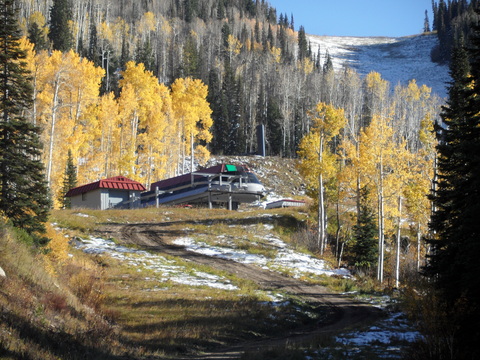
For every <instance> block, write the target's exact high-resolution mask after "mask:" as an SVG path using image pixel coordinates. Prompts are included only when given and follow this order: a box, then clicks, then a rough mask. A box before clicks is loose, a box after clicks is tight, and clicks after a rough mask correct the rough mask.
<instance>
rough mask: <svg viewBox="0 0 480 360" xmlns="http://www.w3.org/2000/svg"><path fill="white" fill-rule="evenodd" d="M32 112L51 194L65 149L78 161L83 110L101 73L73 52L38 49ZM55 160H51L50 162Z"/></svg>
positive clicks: (85, 129)
mask: <svg viewBox="0 0 480 360" xmlns="http://www.w3.org/2000/svg"><path fill="white" fill-rule="evenodd" d="M34 61H35V65H34V66H35V67H36V68H37V67H38V78H37V80H36V87H37V90H36V91H37V97H36V99H35V102H36V107H35V109H36V112H37V115H38V117H39V121H38V122H39V124H40V125H41V126H43V139H44V143H46V144H48V146H47V147H46V152H45V162H46V169H47V182H48V184H49V186H50V187H51V190H52V193H58V192H59V190H60V187H61V182H62V173H63V166H62V164H63V163H65V160H66V156H67V151H68V150H69V149H70V150H71V151H72V155H73V158H74V159H75V160H76V162H77V163H78V162H79V161H80V159H81V158H82V155H83V154H86V153H87V154H88V151H87V152H86V151H85V146H86V144H85V143H86V142H88V140H87V139H88V137H89V136H91V132H90V130H94V129H95V127H92V126H90V125H89V124H88V122H86V121H85V119H84V118H83V115H84V112H85V111H86V109H87V108H88V107H89V106H90V105H91V104H94V103H96V102H97V100H98V96H99V88H100V83H101V79H102V77H103V75H104V72H103V70H102V69H101V68H97V67H95V66H94V65H93V63H92V62H90V61H88V60H86V59H84V58H81V57H80V56H79V55H78V54H76V53H75V52H74V51H72V50H70V51H69V52H67V53H62V52H60V51H53V52H52V54H51V55H49V54H48V53H46V52H41V53H40V54H38V55H37V56H36V57H35V60H34ZM54 159H55V161H53V160H54Z"/></svg>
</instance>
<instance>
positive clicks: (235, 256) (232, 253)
mask: <svg viewBox="0 0 480 360" xmlns="http://www.w3.org/2000/svg"><path fill="white" fill-rule="evenodd" d="M218 239H220V240H221V239H222V237H219V238H218ZM263 239H264V240H266V241H267V243H268V245H270V246H271V247H272V248H276V249H278V250H277V252H276V255H275V257H274V258H273V259H270V258H267V257H266V256H264V255H259V254H249V253H248V252H246V251H245V250H240V249H235V248H232V247H230V246H232V245H231V244H226V245H230V246H229V247H226V246H225V247H224V246H212V245H208V244H206V243H205V242H202V241H197V240H195V239H193V238H190V237H184V238H179V239H176V240H175V241H174V244H175V245H179V246H183V247H185V248H186V249H187V250H188V251H193V252H196V253H199V254H203V255H207V256H215V257H219V258H222V259H226V260H232V261H236V262H239V263H242V264H254V265H258V266H260V267H261V268H263V269H268V270H273V271H278V272H282V270H288V271H289V272H290V273H291V274H292V276H293V277H294V278H300V277H302V276H304V275H307V274H313V275H326V276H333V275H339V276H343V277H350V272H349V271H348V270H347V269H329V268H328V266H327V265H326V263H325V261H323V260H320V259H316V258H314V257H313V256H310V255H307V254H302V253H298V252H296V251H294V250H291V249H289V248H288V246H287V244H286V243H285V242H283V241H281V240H280V239H278V238H275V237H273V236H266V237H263Z"/></svg>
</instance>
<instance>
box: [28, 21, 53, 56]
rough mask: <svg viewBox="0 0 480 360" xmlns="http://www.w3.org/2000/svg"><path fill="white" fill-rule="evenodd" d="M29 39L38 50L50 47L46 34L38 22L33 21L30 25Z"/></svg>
mask: <svg viewBox="0 0 480 360" xmlns="http://www.w3.org/2000/svg"><path fill="white" fill-rule="evenodd" d="M28 40H29V41H30V42H31V43H32V44H34V45H35V51H37V52H38V51H40V50H46V49H47V48H48V44H47V40H46V38H45V35H44V33H43V31H42V29H41V28H40V27H39V26H38V24H37V23H36V22H32V23H31V24H30V26H29V27H28Z"/></svg>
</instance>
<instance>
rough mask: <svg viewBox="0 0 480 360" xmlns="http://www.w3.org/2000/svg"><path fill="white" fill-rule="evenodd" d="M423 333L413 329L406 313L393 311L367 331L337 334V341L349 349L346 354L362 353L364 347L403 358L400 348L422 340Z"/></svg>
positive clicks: (389, 356)
mask: <svg viewBox="0 0 480 360" xmlns="http://www.w3.org/2000/svg"><path fill="white" fill-rule="evenodd" d="M421 338H422V335H421V334H420V333H419V332H418V331H416V330H412V325H411V324H410V323H409V322H408V320H407V318H406V317H405V314H403V313H401V312H396V313H391V314H390V315H389V316H388V317H387V318H386V319H384V320H382V321H379V322H378V323H376V324H375V325H374V326H371V327H370V328H369V329H368V330H366V331H355V332H351V333H347V334H343V335H341V336H337V337H336V338H335V341H336V342H337V343H339V344H341V345H343V346H345V347H346V348H347V349H348V350H346V353H345V354H344V355H345V356H349V355H350V356H352V355H353V354H358V353H361V352H362V350H363V349H367V350H368V351H369V352H376V353H377V354H378V355H379V356H381V357H383V358H390V359H392V358H401V353H400V351H399V350H400V349H401V347H402V346H404V345H405V344H406V343H412V342H415V341H417V340H420V339H421Z"/></svg>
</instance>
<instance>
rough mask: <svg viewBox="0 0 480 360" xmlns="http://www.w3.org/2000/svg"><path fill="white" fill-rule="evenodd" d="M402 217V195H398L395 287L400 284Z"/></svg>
mask: <svg viewBox="0 0 480 360" xmlns="http://www.w3.org/2000/svg"><path fill="white" fill-rule="evenodd" d="M401 219H402V197H401V196H399V197H398V220H397V253H396V259H395V287H396V288H398V286H399V285H400V243H401V241H400V237H401V233H400V224H401Z"/></svg>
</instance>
